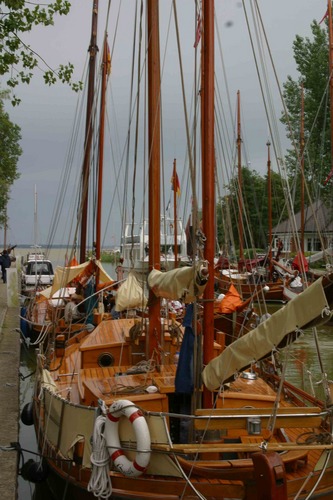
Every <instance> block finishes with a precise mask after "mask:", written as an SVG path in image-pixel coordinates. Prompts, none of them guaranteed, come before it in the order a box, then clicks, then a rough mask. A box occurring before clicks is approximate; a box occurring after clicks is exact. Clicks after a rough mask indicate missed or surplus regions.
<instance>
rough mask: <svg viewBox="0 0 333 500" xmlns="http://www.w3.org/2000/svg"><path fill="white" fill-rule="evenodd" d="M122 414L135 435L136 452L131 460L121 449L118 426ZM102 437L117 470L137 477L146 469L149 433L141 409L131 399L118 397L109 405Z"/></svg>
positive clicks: (149, 449)
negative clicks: (118, 398)
mask: <svg viewBox="0 0 333 500" xmlns="http://www.w3.org/2000/svg"><path fill="white" fill-rule="evenodd" d="M122 415H125V416H126V417H127V418H128V420H129V421H130V423H131V424H132V425H133V429H134V433H135V437H136V443H137V447H136V449H137V452H136V456H135V460H133V462H131V461H130V460H129V459H128V458H127V457H126V456H125V454H124V452H123V450H122V449H121V444H120V439H119V432H118V427H119V419H120V417H121V416H122ZM104 437H105V441H106V444H107V446H108V449H109V453H110V456H111V459H112V461H113V463H114V465H115V467H116V469H117V470H118V471H119V472H121V473H122V474H124V475H125V476H130V477H138V476H141V474H143V473H144V472H145V471H146V470H147V467H148V464H149V460H150V452H151V448H150V433H149V429H148V425H147V422H146V419H145V418H144V416H143V414H142V412H141V410H139V409H138V408H137V407H136V406H135V405H134V404H133V403H132V401H128V400H127V399H120V400H118V401H115V402H114V403H113V404H112V405H111V406H110V408H109V412H108V413H107V418H106V420H105V428H104Z"/></svg>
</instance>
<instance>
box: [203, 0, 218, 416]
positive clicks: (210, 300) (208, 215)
mask: <svg viewBox="0 0 333 500" xmlns="http://www.w3.org/2000/svg"><path fill="white" fill-rule="evenodd" d="M202 12H203V37H202V49H201V50H202V58H203V64H202V68H203V69H202V71H203V72H202V89H201V99H202V101H201V109H202V222H203V231H204V234H205V236H206V244H205V252H204V256H205V259H206V260H207V261H208V265H209V276H210V279H209V280H208V283H207V285H206V288H205V292H204V301H205V307H204V313H203V335H204V341H203V362H204V365H206V364H208V362H209V361H210V360H211V359H212V358H213V356H214V352H213V347H214V279H213V277H214V243H215V176H214V166H215V161H214V1H213V0H204V1H203V3H202ZM212 404H213V399H212V393H211V392H209V391H208V390H207V389H206V388H204V393H203V405H204V407H205V408H209V407H211V406H212Z"/></svg>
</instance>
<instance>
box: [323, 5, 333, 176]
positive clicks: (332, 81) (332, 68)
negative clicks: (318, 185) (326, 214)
mask: <svg viewBox="0 0 333 500" xmlns="http://www.w3.org/2000/svg"><path fill="white" fill-rule="evenodd" d="M327 17H328V51H329V52H328V58H329V67H328V74H329V87H330V117H331V170H330V172H329V174H328V176H327V177H326V179H325V181H324V185H326V184H327V183H328V182H329V180H330V179H331V178H332V176H333V76H332V73H333V26H332V0H328V1H327Z"/></svg>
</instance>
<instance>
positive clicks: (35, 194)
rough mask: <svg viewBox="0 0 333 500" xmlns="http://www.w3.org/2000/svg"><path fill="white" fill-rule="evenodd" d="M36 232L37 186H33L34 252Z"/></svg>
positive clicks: (36, 238)
mask: <svg viewBox="0 0 333 500" xmlns="http://www.w3.org/2000/svg"><path fill="white" fill-rule="evenodd" d="M37 231H38V223H37V186H36V184H35V193H34V246H35V251H36V248H37V240H38V235H37ZM4 248H5V247H4Z"/></svg>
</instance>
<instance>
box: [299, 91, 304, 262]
mask: <svg viewBox="0 0 333 500" xmlns="http://www.w3.org/2000/svg"><path fill="white" fill-rule="evenodd" d="M300 157H301V252H302V253H304V86H303V83H302V84H301V127H300Z"/></svg>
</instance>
